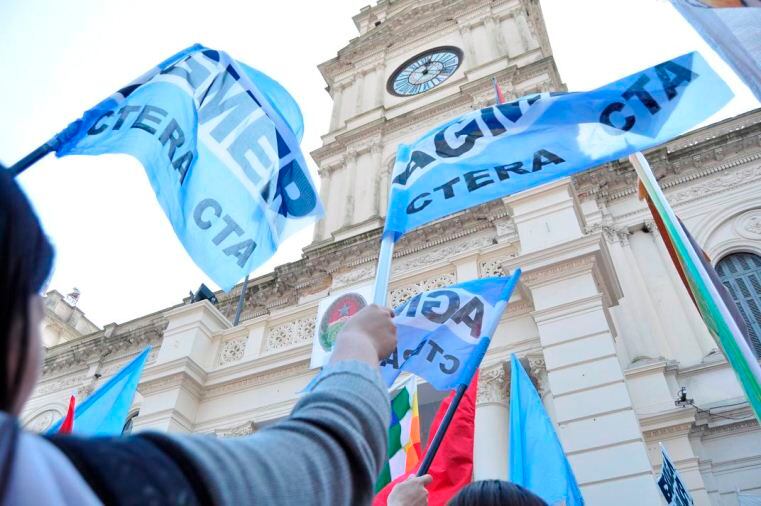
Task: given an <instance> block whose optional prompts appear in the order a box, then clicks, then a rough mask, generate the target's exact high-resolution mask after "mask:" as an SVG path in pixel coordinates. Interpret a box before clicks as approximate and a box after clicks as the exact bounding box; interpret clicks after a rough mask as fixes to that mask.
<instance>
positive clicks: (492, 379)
mask: <svg viewBox="0 0 761 506" xmlns="http://www.w3.org/2000/svg"><path fill="white" fill-rule="evenodd" d="M509 398H510V375H509V374H508V373H507V370H506V369H505V364H504V363H500V364H498V365H496V366H494V367H490V368H488V369H481V371H479V373H478V394H477V395H476V405H477V406H478V405H481V404H492V403H497V404H502V405H505V406H506V405H507V402H508V400H509Z"/></svg>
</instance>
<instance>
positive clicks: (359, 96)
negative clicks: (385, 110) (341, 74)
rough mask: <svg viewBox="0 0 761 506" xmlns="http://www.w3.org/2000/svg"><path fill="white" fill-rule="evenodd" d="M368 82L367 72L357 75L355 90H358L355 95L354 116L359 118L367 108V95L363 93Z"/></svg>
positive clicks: (361, 71) (362, 71) (359, 72)
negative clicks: (365, 99) (365, 102)
mask: <svg viewBox="0 0 761 506" xmlns="http://www.w3.org/2000/svg"><path fill="white" fill-rule="evenodd" d="M366 82H367V70H360V71H358V72H357V73H356V75H355V76H354V88H355V90H356V93H355V95H354V116H358V115H360V114H362V113H363V112H364V111H365V107H364V105H365V104H364V98H365V94H364V93H363V91H364V90H365V88H366V86H365V83H366Z"/></svg>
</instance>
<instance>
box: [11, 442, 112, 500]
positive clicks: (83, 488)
mask: <svg viewBox="0 0 761 506" xmlns="http://www.w3.org/2000/svg"><path fill="white" fill-rule="evenodd" d="M6 493H7V494H8V496H9V498H10V499H12V498H13V497H19V498H21V497H23V498H25V500H24V502H27V501H26V499H27V498H34V500H32V501H28V502H27V503H28V504H82V505H90V504H101V502H100V501H99V500H98V499H97V497H96V496H95V494H94V493H93V491H92V489H91V488H90V487H89V486H88V485H87V483H86V482H85V480H84V479H83V478H82V476H81V475H80V474H79V472H78V471H77V469H76V468H75V467H74V465H73V464H72V463H71V462H70V461H69V459H67V458H66V456H65V455H64V454H63V453H61V451H60V450H58V448H56V447H55V445H53V444H52V443H50V442H49V441H47V440H46V439H45V438H43V437H41V436H39V435H38V434H34V433H31V432H26V431H20V432H19V434H18V438H17V441H16V449H15V451H14V455H13V472H12V473H11V479H10V482H9V483H8V488H7V489H6ZM6 502H7V503H8V504H13V501H12V500H11V501H6Z"/></svg>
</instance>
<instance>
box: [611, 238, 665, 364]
mask: <svg viewBox="0 0 761 506" xmlns="http://www.w3.org/2000/svg"><path fill="white" fill-rule="evenodd" d="M630 235H631V233H630V232H619V233H617V234H616V236H617V238H618V240H619V244H620V251H621V253H622V254H623V260H624V265H621V267H622V269H621V271H620V272H619V275H620V276H621V278H623V279H625V280H626V283H627V284H626V288H625V289H624V297H626V298H625V299H624V304H625V305H626V306H628V308H629V309H630V311H632V312H633V313H634V315H635V321H634V322H633V323H634V325H635V329H637V330H634V333H636V335H637V337H638V339H637V342H632V341H631V340H630V341H627V342H626V343H625V345H626V347H627V349H628V350H629V351H630V354H631V357H630V358H631V361H632V362H636V361H637V359H643V358H657V357H659V356H661V357H667V356H670V355H671V354H670V353H669V347H668V340H667V339H666V332H664V330H663V326H662V325H661V321H660V318H659V316H658V312H657V311H656V310H655V307H654V306H653V302H652V297H651V295H650V293H649V292H648V290H647V286H645V277H644V276H643V274H642V272H641V270H640V268H639V263H638V261H637V258H636V256H635V255H634V253H633V252H632V248H631V244H630V243H629V236H630ZM638 330H641V331H638Z"/></svg>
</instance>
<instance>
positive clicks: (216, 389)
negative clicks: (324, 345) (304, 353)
mask: <svg viewBox="0 0 761 506" xmlns="http://www.w3.org/2000/svg"><path fill="white" fill-rule="evenodd" d="M308 365H309V360H308V359H306V360H303V361H301V362H299V363H297V364H293V365H290V366H287V367H282V368H279V369H270V370H267V371H261V372H253V371H252V372H251V374H250V375H249V376H247V377H245V378H241V379H236V380H233V381H229V382H225V383H220V384H217V385H208V386H207V388H206V395H205V396H204V398H208V397H213V396H217V395H221V394H226V393H229V392H237V391H240V390H244V389H246V388H250V387H255V386H259V385H264V384H266V383H272V382H276V381H280V380H283V379H286V378H293V377H295V376H298V375H301V374H304V373H307V372H308V371H309V368H308Z"/></svg>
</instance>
